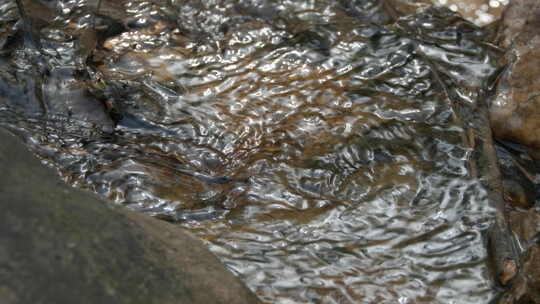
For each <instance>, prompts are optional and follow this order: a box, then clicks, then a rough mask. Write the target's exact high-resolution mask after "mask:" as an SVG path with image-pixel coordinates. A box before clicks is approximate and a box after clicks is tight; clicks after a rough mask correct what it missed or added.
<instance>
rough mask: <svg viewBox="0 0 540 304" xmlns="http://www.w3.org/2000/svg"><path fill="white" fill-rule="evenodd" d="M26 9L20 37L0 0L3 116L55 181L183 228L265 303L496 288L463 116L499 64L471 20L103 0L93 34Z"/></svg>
mask: <svg viewBox="0 0 540 304" xmlns="http://www.w3.org/2000/svg"><path fill="white" fill-rule="evenodd" d="M26 2H27V1H23V3H26ZM37 2H38V3H42V4H43V6H42V7H40V8H39V9H36V10H34V13H33V11H32V10H30V9H28V10H27V11H28V12H27V13H28V15H29V16H30V17H34V19H35V20H34V22H33V27H34V28H35V29H36V30H35V33H34V35H32V36H30V35H28V33H27V32H24V31H22V28H23V27H22V25H21V23H16V20H17V19H18V13H17V10H16V6H15V3H12V2H11V1H6V0H3V1H1V2H0V13H1V15H0V22H1V23H0V25H1V27H0V29H1V37H2V38H1V39H0V45H1V46H2V51H1V54H2V56H1V58H0V65H1V66H2V68H1V69H0V70H1V72H0V96H2V97H0V124H2V125H4V126H5V127H8V128H10V129H11V130H13V131H15V132H17V133H18V134H20V136H22V137H23V138H24V139H25V140H26V141H27V143H28V145H29V146H30V147H31V148H32V149H33V151H35V152H36V153H37V154H38V155H40V157H42V159H43V160H44V161H45V162H46V163H48V164H49V165H51V166H54V167H55V168H57V169H58V170H59V172H60V174H61V175H62V176H63V178H64V179H65V180H66V181H67V182H69V183H71V184H73V185H76V186H79V187H83V188H86V189H89V190H92V191H94V192H96V193H98V194H100V195H101V196H103V197H105V198H107V199H108V200H109V201H111V202H112V203H117V204H123V205H126V206H127V207H129V208H132V209H134V210H137V211H140V212H145V213H148V214H150V215H153V216H157V217H160V218H163V219H165V220H169V221H174V222H178V223H179V225H182V226H184V227H186V228H187V229H190V230H191V231H192V232H194V233H195V234H197V235H198V236H199V237H201V238H202V239H203V240H205V242H206V243H207V244H208V246H209V248H210V249H211V250H212V251H213V252H214V253H215V254H216V255H217V256H218V257H219V258H220V259H221V260H222V261H223V262H224V263H225V264H226V265H227V266H228V267H229V269H231V270H232V271H233V272H234V273H235V274H237V275H238V276H239V277H241V278H242V279H243V280H244V281H245V282H246V284H247V285H248V286H249V288H251V289H252V290H253V291H254V292H256V294H257V295H258V296H259V297H260V298H261V299H262V300H263V301H266V302H268V303H488V302H489V301H490V300H492V299H493V297H494V296H495V292H494V291H493V286H492V283H491V279H490V277H489V274H488V269H487V266H486V249H485V246H484V242H483V238H482V233H483V231H485V230H486V229H487V227H488V226H489V224H490V221H491V219H492V210H491V209H490V207H489V206H488V202H487V197H486V191H485V190H484V188H483V187H482V185H481V183H480V180H479V176H478V170H477V169H476V167H477V163H476V162H477V159H476V158H475V157H473V154H474V148H473V146H474V144H471V142H470V141H471V135H470V134H471V132H474V123H475V120H474V117H471V116H468V115H467V113H470V112H471V111H473V109H474V107H475V106H476V105H477V103H478V101H479V100H480V98H481V96H482V94H483V89H482V88H484V87H485V86H486V84H487V83H488V81H489V80H490V78H491V77H493V75H494V74H495V73H496V70H497V67H498V66H497V54H494V53H492V50H491V49H490V48H489V47H488V46H487V44H486V41H484V40H485V39H487V38H486V36H487V35H486V33H485V32H484V31H483V30H482V29H480V28H478V27H476V26H475V25H473V24H471V23H468V22H467V21H465V20H463V19H461V18H460V17H459V16H457V15H455V14H454V13H452V12H451V11H449V10H445V9H429V10H425V11H423V12H421V13H418V14H417V15H414V16H408V17H404V18H401V19H399V20H396V19H395V18H394V16H392V14H390V13H388V10H387V8H385V6H384V5H381V4H380V3H379V2H377V1H365V0H364V1H330V0H328V1H323V0H318V1H315V0H295V1H259V0H250V1H247V0H246V1H228V0H222V1H188V0H186V1H178V0H173V1H154V2H149V1H103V3H102V5H101V7H100V15H101V16H100V17H99V18H98V19H96V25H97V28H98V29H99V31H98V32H97V34H96V33H95V32H94V31H93V30H92V22H93V18H92V16H93V15H94V12H95V8H96V3H93V2H92V3H87V2H86V1H76V0H75V1H74V0H70V1H55V2H54V3H53V2H48V1H43V2H40V1H37ZM45 8H46V9H45ZM43 10H46V11H49V12H51V13H52V16H53V17H51V19H50V20H47V23H46V25H45V26H41V27H40V26H39V23H40V22H39V20H38V19H39V18H38V16H37V15H32V14H37V13H35V12H39V11H43ZM39 15H40V16H43V15H44V14H43V13H40V14H39ZM54 16H56V17H54ZM40 18H41V19H44V18H45V17H40ZM17 29H19V30H17ZM17 33H19V34H17ZM21 33H26V34H21ZM18 35H19V36H18ZM32 38H35V39H37V40H38V41H39V45H40V46H41V47H40V48H39V49H38V48H36V47H35V44H36V43H32V41H33V40H32ZM94 46H97V49H95V50H94V51H93V52H90V51H89V50H92V49H93V48H94ZM476 157H478V156H476ZM480 158H481V156H480Z"/></svg>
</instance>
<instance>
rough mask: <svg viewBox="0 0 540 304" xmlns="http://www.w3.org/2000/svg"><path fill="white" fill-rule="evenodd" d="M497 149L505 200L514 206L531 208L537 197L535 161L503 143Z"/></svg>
mask: <svg viewBox="0 0 540 304" xmlns="http://www.w3.org/2000/svg"><path fill="white" fill-rule="evenodd" d="M496 151H497V158H498V160H499V167H500V169H501V178H502V187H503V196H504V199H505V201H506V202H507V203H508V204H510V205H511V206H512V207H514V208H521V209H529V208H531V207H532V206H534V203H535V197H536V185H535V183H534V173H533V172H534V170H535V169H536V166H535V164H534V162H533V161H532V160H530V159H527V158H526V156H527V155H526V154H524V153H520V152H518V151H514V152H513V153H512V152H511V151H509V150H508V149H507V148H505V147H503V146H502V145H498V146H496ZM531 170H532V171H531Z"/></svg>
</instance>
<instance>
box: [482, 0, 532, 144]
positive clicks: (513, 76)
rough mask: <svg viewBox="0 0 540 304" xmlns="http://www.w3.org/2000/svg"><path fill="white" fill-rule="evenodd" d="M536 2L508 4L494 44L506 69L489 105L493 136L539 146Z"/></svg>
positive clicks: (523, 0) (526, 1)
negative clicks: (500, 48)
mask: <svg viewBox="0 0 540 304" xmlns="http://www.w3.org/2000/svg"><path fill="white" fill-rule="evenodd" d="M539 28H540V2H538V1H534V0H517V1H512V3H511V5H510V6H509V7H508V9H507V10H506V11H505V13H504V16H503V19H502V22H501V27H500V31H499V33H498V37H497V43H498V44H499V46H501V47H502V48H504V49H506V50H507V51H506V54H505V59H506V61H507V66H506V69H505V70H504V72H503V73H502V74H501V76H500V78H499V81H498V85H497V89H496V93H495V96H494V98H493V99H492V102H491V108H490V119H491V125H492V128H493V132H494V134H495V136H496V137H498V138H502V139H506V140H510V141H514V142H518V143H521V144H523V145H526V146H528V147H532V148H538V147H540V133H538V132H537V130H538V128H539V127H540V120H539V119H538V117H539V114H540V113H539V111H540V110H539V109H540V107H539V106H540V31H539Z"/></svg>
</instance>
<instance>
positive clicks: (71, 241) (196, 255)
mask: <svg viewBox="0 0 540 304" xmlns="http://www.w3.org/2000/svg"><path fill="white" fill-rule="evenodd" d="M0 172H2V175H1V177H0V208H1V212H0V303H3V304H16V303H17V304H18V303H20V304H28V303H33V304H39V303H43V304H49V303H55V304H61V303H115V304H119V303H144V304H149V303H160V304H165V303H205V304H206V303H258V300H257V298H256V297H255V296H254V295H253V294H252V293H251V292H250V291H249V290H248V289H247V288H246V287H244V285H243V284H242V283H241V282H240V280H239V279H237V278H236V277H234V276H233V275H232V274H231V273H229V272H228V271H227V270H226V269H225V267H224V266H223V265H222V264H220V263H219V261H218V260H217V259H216V258H215V257H214V256H213V255H212V254H211V253H209V251H208V250H207V249H206V248H205V247H204V246H203V244H202V243H201V242H200V241H199V240H198V239H195V238H194V237H193V236H191V235H190V234H189V233H187V232H185V231H184V230H181V229H180V228H178V227H175V226H173V225H171V224H169V223H166V222H161V221H158V220H156V219H153V218H149V217H145V216H142V215H138V214H135V213H133V212H130V211H128V210H125V209H121V208H118V207H110V206H107V205H106V204H105V203H103V202H102V201H100V200H99V199H98V198H96V197H95V196H94V195H92V194H90V193H86V192H83V191H80V190H77V189H74V188H72V187H70V186H68V185H66V184H64V183H63V182H62V181H61V180H60V179H59V178H58V177H57V175H56V174H55V172H54V171H53V170H50V169H48V168H46V167H44V166H43V165H42V164H41V163H40V162H39V161H38V160H37V159H36V158H35V157H34V156H33V155H32V154H31V153H29V152H28V151H27V150H26V148H25V146H24V145H23V144H22V143H21V142H20V141H19V140H18V139H16V138H15V137H13V136H12V135H10V134H9V133H7V132H6V131H4V130H0Z"/></svg>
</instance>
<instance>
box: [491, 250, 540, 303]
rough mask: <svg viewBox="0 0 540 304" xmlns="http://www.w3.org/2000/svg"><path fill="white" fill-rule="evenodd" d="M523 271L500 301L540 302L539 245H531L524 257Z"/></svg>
mask: <svg viewBox="0 0 540 304" xmlns="http://www.w3.org/2000/svg"><path fill="white" fill-rule="evenodd" d="M523 269H525V270H524V271H523V273H522V274H520V275H519V276H518V277H517V278H516V280H515V282H514V284H513V285H512V288H511V290H510V292H509V293H507V294H506V295H505V296H504V297H503V299H502V301H501V302H500V303H502V304H510V303H514V304H538V303H540V246H539V245H538V244H536V245H534V246H532V247H531V248H530V250H529V251H528V253H527V255H526V256H525V258H524V262H523Z"/></svg>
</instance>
